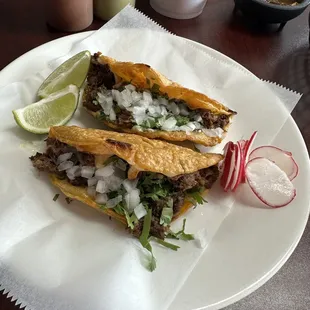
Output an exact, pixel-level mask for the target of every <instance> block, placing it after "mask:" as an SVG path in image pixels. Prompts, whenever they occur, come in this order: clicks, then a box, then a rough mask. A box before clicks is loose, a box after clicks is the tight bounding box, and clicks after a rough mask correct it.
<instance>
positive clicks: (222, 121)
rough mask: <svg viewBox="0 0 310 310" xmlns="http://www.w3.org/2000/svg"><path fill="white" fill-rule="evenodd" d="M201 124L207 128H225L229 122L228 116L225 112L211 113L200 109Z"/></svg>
mask: <svg viewBox="0 0 310 310" xmlns="http://www.w3.org/2000/svg"><path fill="white" fill-rule="evenodd" d="M200 115H201V117H202V119H203V124H204V126H205V127H206V128H208V129H215V128H219V127H220V128H222V129H223V128H225V127H226V126H227V125H228V124H229V116H228V115H225V114H213V113H212V112H210V111H207V110H200Z"/></svg>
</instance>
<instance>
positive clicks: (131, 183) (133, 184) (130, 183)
mask: <svg viewBox="0 0 310 310" xmlns="http://www.w3.org/2000/svg"><path fill="white" fill-rule="evenodd" d="M138 181H139V179H138V178H136V179H135V180H128V179H126V180H124V181H123V186H124V188H125V190H126V192H128V193H129V192H131V191H133V190H134V189H136V188H137V185H138Z"/></svg>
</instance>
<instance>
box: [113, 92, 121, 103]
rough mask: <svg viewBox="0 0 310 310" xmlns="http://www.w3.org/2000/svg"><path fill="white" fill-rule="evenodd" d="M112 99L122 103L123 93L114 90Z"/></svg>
mask: <svg viewBox="0 0 310 310" xmlns="http://www.w3.org/2000/svg"><path fill="white" fill-rule="evenodd" d="M112 97H113V100H115V101H116V102H117V103H120V102H121V101H122V96H121V93H120V92H119V91H118V90H117V89H112Z"/></svg>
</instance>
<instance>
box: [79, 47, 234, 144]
mask: <svg viewBox="0 0 310 310" xmlns="http://www.w3.org/2000/svg"><path fill="white" fill-rule="evenodd" d="M96 55H97V57H98V58H97V61H98V62H99V63H101V64H107V65H108V66H109V68H110V70H111V71H112V72H113V73H114V75H115V78H116V82H117V83H119V82H122V81H125V82H130V83H131V84H133V85H134V86H136V87H137V88H139V89H149V90H152V87H153V86H154V85H156V86H157V87H159V91H160V93H162V94H166V95H168V97H169V98H173V99H178V100H183V101H184V102H185V103H186V104H187V106H188V107H189V108H190V109H193V110H196V109H204V110H209V111H211V112H212V113H215V114H224V115H228V116H229V117H230V120H231V119H232V117H233V115H235V114H236V112H234V111H232V110H230V109H229V108H227V107H226V106H224V105H223V104H221V103H219V102H218V101H216V100H214V99H211V98H209V97H208V96H206V95H204V94H202V93H199V92H197V91H194V90H191V89H187V88H184V87H182V86H181V85H179V84H177V83H175V82H172V81H170V80H169V79H167V78H166V77H165V76H163V75H162V74H161V73H159V72H157V71H156V70H154V69H153V68H151V67H150V66H148V65H145V64H136V63H132V62H119V61H116V60H115V59H113V58H110V57H107V56H104V55H101V54H100V53H97V54H96ZM98 55H99V56H98ZM86 87H87V86H86ZM86 93H87V92H85V93H84V99H83V100H86ZM86 110H87V111H88V112H89V113H90V114H92V115H93V116H94V117H95V118H97V119H100V117H99V116H100V112H92V111H90V110H89V109H87V108H86ZM102 122H103V123H105V124H106V125H107V126H109V127H111V128H114V129H120V130H122V131H124V132H127V133H135V134H138V135H142V136H144V137H148V138H151V139H156V138H159V139H164V140H168V141H186V140H188V141H192V142H194V143H198V144H202V145H205V146H214V145H217V144H218V143H220V142H221V141H222V140H223V139H224V138H225V135H226V132H227V130H228V128H229V125H230V123H228V124H227V125H226V126H225V128H223V129H224V133H223V134H222V136H221V137H217V136H208V135H207V134H205V133H203V132H189V133H186V132H184V131H176V132H167V131H162V130H154V131H143V132H142V131H138V130H135V129H130V128H129V129H128V128H124V127H123V126H120V125H117V124H116V123H113V122H108V121H105V120H102Z"/></svg>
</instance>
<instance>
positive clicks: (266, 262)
mask: <svg viewBox="0 0 310 310" xmlns="http://www.w3.org/2000/svg"><path fill="white" fill-rule="evenodd" d="M89 34H90V33H80V34H75V35H71V36H68V37H65V38H61V39H58V40H55V41H52V42H49V43H47V44H45V45H42V46H40V47H38V48H36V49H34V50H32V51H30V52H28V53H26V54H25V55H23V56H21V57H20V58H18V59H17V60H15V61H14V62H12V63H11V64H10V65H9V66H7V67H6V68H5V69H3V70H2V71H1V73H0V86H1V85H5V84H8V83H10V82H14V81H16V80H21V79H22V78H23V77H24V76H27V75H29V73H30V72H31V73H33V72H36V71H40V69H41V67H42V65H43V64H44V63H45V62H46V61H49V60H51V59H53V58H55V55H59V54H60V51H61V54H65V53H66V52H69V50H70V48H71V46H72V43H74V42H75V41H78V40H81V39H83V38H85V37H86V36H87V35H89ZM192 43H193V44H196V45H197V46H198V47H199V48H200V49H203V50H205V51H206V52H207V53H209V54H211V55H212V56H213V57H215V58H218V59H222V60H223V59H224V60H225V61H226V62H230V63H232V64H234V65H238V66H239V67H240V68H242V67H241V66H240V65H239V64H237V63H236V62H234V61H233V60H231V59H229V58H227V57H226V56H224V55H222V54H220V53H218V52H217V51H214V50H212V49H210V48H208V47H205V46H202V45H200V44H197V43H195V42H192ZM243 69H244V70H246V69H245V68H243ZM274 144H276V145H277V146H279V147H282V148H283V149H287V150H292V151H293V152H294V155H295V158H296V160H297V162H298V163H299V166H300V168H301V169H300V174H299V176H298V178H297V179H296V182H295V185H296V188H297V190H298V195H297V198H296V200H295V201H294V203H293V204H291V205H289V206H288V207H286V208H282V209H277V210H266V209H259V208H249V207H246V206H244V205H241V204H240V205H239V204H236V205H235V207H234V208H233V210H232V212H231V213H230V215H229V216H228V217H227V218H226V219H225V221H224V223H223V224H222V226H221V227H220V230H219V231H218V233H217V234H216V237H215V238H214V239H213V240H212V242H211V244H210V245H209V247H208V248H207V250H206V252H205V254H204V255H203V257H202V259H201V260H200V261H199V263H198V264H197V266H196V267H195V269H194V270H193V272H192V273H191V275H190V277H189V278H188V281H187V282H186V284H185V285H184V286H183V288H182V289H181V291H180V292H179V293H178V296H177V298H176V299H175V301H174V302H173V304H172V305H171V307H170V310H180V309H219V308H222V307H224V306H227V305H228V304H231V303H233V302H235V301H237V300H239V299H241V298H242V297H244V296H246V295H248V294H249V293H251V292H253V291H254V290H255V289H257V288H258V287H259V286H261V285H262V284H263V283H265V282H266V281H267V280H268V279H269V278H271V277H272V276H273V275H274V274H275V273H276V272H277V271H278V270H279V268H280V267H281V266H282V265H283V264H284V263H285V261H286V260H287V259H288V258H289V256H290V255H291V253H292V252H293V250H294V249H295V247H296V245H297V243H298V241H299V240H300V237H301V235H302V233H303V230H304V228H305V225H306V221H307V218H308V214H309V200H310V192H309V190H308V184H309V183H310V168H309V159H308V153H307V149H306V146H305V144H304V141H303V139H302V136H301V134H300V132H299V130H298V128H297V126H296V124H295V122H294V121H293V119H292V118H289V119H288V121H287V122H286V124H285V126H284V127H283V129H282V131H281V133H280V134H279V135H278V136H277V138H276V141H274ZM16 297H18V296H16Z"/></svg>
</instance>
